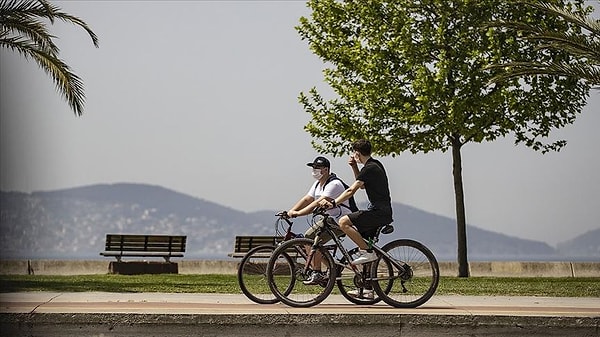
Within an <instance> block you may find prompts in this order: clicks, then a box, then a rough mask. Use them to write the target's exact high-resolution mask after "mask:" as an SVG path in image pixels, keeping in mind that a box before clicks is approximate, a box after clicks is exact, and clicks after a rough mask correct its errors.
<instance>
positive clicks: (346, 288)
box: [337, 247, 394, 305]
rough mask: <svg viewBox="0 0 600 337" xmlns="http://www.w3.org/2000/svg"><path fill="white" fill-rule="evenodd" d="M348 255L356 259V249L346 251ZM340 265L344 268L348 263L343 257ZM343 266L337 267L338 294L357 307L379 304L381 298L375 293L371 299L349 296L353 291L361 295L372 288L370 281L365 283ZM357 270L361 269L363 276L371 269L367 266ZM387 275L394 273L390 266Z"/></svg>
mask: <svg viewBox="0 0 600 337" xmlns="http://www.w3.org/2000/svg"><path fill="white" fill-rule="evenodd" d="M348 255H350V258H355V257H357V255H358V247H355V248H353V249H350V250H349V251H348ZM340 263H341V264H343V265H344V266H346V265H348V264H349V263H350V261H346V257H345V256H344V257H342V258H341V259H340ZM344 266H340V265H338V270H337V287H338V289H339V291H340V294H342V296H344V297H345V298H346V299H347V300H348V301H350V302H352V303H354V304H358V305H371V304H376V303H379V302H380V301H381V298H380V297H379V296H377V293H375V294H373V295H374V296H373V298H366V297H357V296H353V295H350V294H349V292H350V291H354V290H357V291H359V292H360V293H362V292H364V291H365V290H368V289H373V286H372V285H371V284H370V281H365V280H364V278H359V276H358V275H357V274H355V273H354V272H353V271H351V270H348V269H347V268H345V267H344ZM358 268H362V273H363V274H364V273H367V272H368V273H370V272H371V268H370V266H368V265H367V264H364V265H362V266H358ZM389 273H390V275H393V273H394V270H393V268H392V266H389ZM388 291H389V290H388Z"/></svg>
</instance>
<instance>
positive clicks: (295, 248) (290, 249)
mask: <svg viewBox="0 0 600 337" xmlns="http://www.w3.org/2000/svg"><path fill="white" fill-rule="evenodd" d="M313 215H314V216H321V217H323V221H322V223H323V224H324V226H323V227H321V228H320V229H319V231H318V232H317V236H316V238H315V239H314V240H311V239H306V238H295V239H291V240H288V241H285V242H283V243H281V244H280V245H279V246H278V247H277V248H276V249H275V250H274V251H273V253H272V255H271V257H270V259H269V262H268V264H267V270H266V273H267V278H268V283H269V288H270V289H271V292H272V293H273V295H275V297H277V298H278V299H279V300H280V301H281V302H283V303H285V304H287V305H289V306H292V307H310V306H314V305H317V304H319V303H321V302H322V301H324V300H325V299H326V298H327V297H328V296H329V295H330V294H331V292H332V291H333V288H334V286H335V284H336V283H337V284H338V288H339V289H340V292H341V293H342V295H343V296H344V297H346V298H348V299H350V298H352V299H354V300H357V301H359V300H361V296H363V297H366V296H364V295H366V294H367V293H368V292H369V291H374V292H375V294H377V297H378V298H379V299H381V300H383V301H384V302H385V303H387V304H388V305H390V306H393V307H396V308H415V307H418V306H420V305H422V304H424V303H425V302H427V301H428V300H429V299H430V298H431V297H432V296H433V294H434V293H435V291H436V289H437V286H438V283H439V266H438V263H437V260H436V258H435V256H434V255H433V253H432V252H431V251H430V250H429V249H428V248H427V247H426V246H424V245H423V244H421V243H419V242H417V241H414V240H410V239H398V240H395V241H392V242H389V243H387V244H385V245H384V246H383V247H379V246H378V245H377V242H378V240H379V235H380V234H382V233H383V234H386V233H391V232H392V231H393V226H392V225H391V224H387V225H384V226H381V227H379V229H378V230H377V233H376V235H375V236H374V237H373V238H370V239H369V245H370V246H371V248H372V249H373V250H374V251H375V253H376V254H377V260H375V261H373V262H370V263H367V264H364V265H358V266H355V265H352V264H351V261H352V260H353V257H352V256H351V254H350V252H349V251H348V250H346V249H345V247H344V246H343V244H342V241H341V240H340V238H338V237H336V236H335V235H331V234H332V224H330V222H329V221H327V220H328V219H327V218H328V217H329V215H328V214H327V213H326V212H325V210H324V209H322V208H318V209H315V211H314V212H313ZM334 223H335V222H334ZM325 232H327V233H329V234H330V235H331V237H332V238H333V243H331V244H322V243H320V242H319V237H320V235H321V234H322V233H325ZM306 246H310V247H311V249H310V251H309V252H307V250H306V249H305V247H306ZM316 252H319V253H320V254H321V255H322V262H321V271H323V273H325V275H326V279H325V280H324V281H323V282H322V283H321V284H318V285H306V284H304V283H303V281H305V280H307V279H308V277H309V276H310V275H311V273H312V272H313V270H312V260H313V257H314V255H315V253H316ZM284 271H285V272H284ZM349 287H352V288H354V289H355V290H356V291H357V292H358V294H357V296H354V295H351V294H350V293H349V291H348V288H349ZM367 299H368V298H367ZM371 301H373V300H371Z"/></svg>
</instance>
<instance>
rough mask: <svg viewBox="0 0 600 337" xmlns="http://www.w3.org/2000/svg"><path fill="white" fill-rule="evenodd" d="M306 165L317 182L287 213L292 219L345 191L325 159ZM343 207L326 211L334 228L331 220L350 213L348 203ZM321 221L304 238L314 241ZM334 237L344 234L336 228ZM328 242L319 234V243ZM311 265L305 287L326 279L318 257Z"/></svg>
mask: <svg viewBox="0 0 600 337" xmlns="http://www.w3.org/2000/svg"><path fill="white" fill-rule="evenodd" d="M306 165H307V166H310V167H312V176H313V178H315V179H316V180H317V181H316V182H315V183H313V184H311V186H310V188H309V190H308V193H307V194H306V195H305V196H304V197H302V198H300V200H298V202H297V203H296V204H295V205H294V206H293V207H292V208H291V209H290V210H289V211H288V212H287V214H288V216H289V217H292V218H295V217H298V216H303V215H308V214H311V213H312V211H313V210H314V209H315V208H316V207H317V206H319V203H320V202H321V201H323V200H333V199H334V198H336V197H338V196H339V195H340V194H341V193H342V192H344V190H345V189H346V188H345V187H344V185H343V183H342V181H341V180H340V179H338V178H336V176H335V173H332V172H331V164H330V163H329V160H328V159H327V158H325V157H321V156H319V157H317V158H315V160H314V161H313V162H312V163H308V164H306ZM343 205H344V206H345V207H335V208H332V209H329V210H328V213H329V215H330V216H331V217H330V218H328V219H329V221H330V224H331V225H333V227H334V228H338V227H337V225H336V224H335V220H334V219H333V218H339V217H340V216H343V215H346V214H349V213H350V212H351V211H350V208H349V205H348V203H344V204H343ZM321 221H322V220H319V221H318V222H317V223H316V224H314V225H313V226H311V227H309V228H308V230H307V231H306V233H304V236H305V237H307V238H309V239H314V238H315V236H316V231H317V229H318V228H319V227H321V226H322V222H321ZM336 235H338V236H340V235H344V233H343V232H342V231H341V230H339V228H338V230H337V231H336ZM329 240H331V237H329V235H328V234H327V233H323V234H321V242H323V243H324V242H327V241H329ZM312 265H313V270H314V272H313V273H312V274H311V275H310V276H309V278H308V279H307V280H306V281H304V284H306V285H311V284H319V283H320V282H321V281H323V280H325V279H326V276H325V275H324V274H323V272H321V271H320V270H321V259H320V255H318V254H317V255H315V258H314V260H313V264H312Z"/></svg>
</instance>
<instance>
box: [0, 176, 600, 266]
mask: <svg viewBox="0 0 600 337" xmlns="http://www.w3.org/2000/svg"><path fill="white" fill-rule="evenodd" d="M0 212H1V213H0V214H1V217H0V229H1V234H0V244H1V245H2V247H3V248H2V253H1V258H2V259H9V258H75V259H82V258H101V257H100V256H99V252H101V251H102V250H103V245H104V238H105V235H106V234H107V233H137V234H139V233H149V234H183V235H187V236H188V249H187V252H186V258H188V259H226V258H227V253H229V252H230V251H231V250H232V246H233V239H234V236H235V235H243V234H246V235H249V234H267V235H270V234H272V233H274V221H275V216H274V214H275V212H276V210H272V211H260V212H253V213H245V212H241V211H237V210H234V209H231V208H228V207H224V206H221V205H218V204H216V203H213V202H210V201H207V200H203V199H198V198H193V197H190V196H187V195H185V194H181V193H177V192H174V191H171V190H168V189H165V188H162V187H159V186H150V185H141V184H114V185H93V186H86V187H79V188H73V189H65V190H58V191H50V192H34V193H19V192H0ZM394 218H395V222H394V226H395V229H396V230H395V232H394V233H393V234H391V235H389V236H385V237H382V241H383V242H387V241H390V240H392V239H396V238H399V237H409V238H413V239H416V240H419V241H421V242H423V243H424V244H426V245H427V246H429V247H430V248H431V249H432V250H433V252H434V253H435V254H436V256H437V257H438V259H440V260H454V259H455V256H456V224H455V221H454V220H453V219H450V218H447V217H442V216H438V215H434V214H431V213H427V212H424V211H422V210H419V209H416V208H413V207H409V206H406V205H402V204H394ZM306 227H307V224H306V221H305V219H303V218H299V219H296V223H295V228H296V229H297V231H304V230H305V229H306ZM467 233H468V243H469V258H470V259H472V260H499V259H510V260H548V259H564V258H569V256H562V257H561V256H558V255H557V254H558V253H559V252H557V251H556V250H555V249H554V248H553V247H551V246H549V245H547V244H545V243H543V242H539V241H531V240H523V239H519V238H515V237H510V236H506V235H503V234H499V233H495V232H491V231H486V230H482V229H480V228H477V227H474V226H468V229H467ZM596 242H598V241H596ZM596 252H597V251H596ZM592 253H594V252H593V251H592ZM582 256H585V255H582Z"/></svg>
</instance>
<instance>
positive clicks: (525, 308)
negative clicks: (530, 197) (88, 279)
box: [0, 292, 600, 317]
mask: <svg viewBox="0 0 600 337" xmlns="http://www.w3.org/2000/svg"><path fill="white" fill-rule="evenodd" d="M0 303H1V308H0V313H154V314H156V313H164V314H194V313H196V314H197V313H203V314H214V315H218V314H255V313H263V314H267V313H268V314H278V313H282V314H289V313H311V314H316V313H321V314H324V313H338V314H339V313H348V314H357V313H360V314H382V313H386V314H409V313H411V314H437V315H514V316H569V317H600V298H572V297H567V298H561V297H532V296H522V297H521V296H519V297H506V296H493V297H488V296H434V297H433V298H432V299H431V300H429V301H428V302H427V303H425V304H424V305H423V306H421V307H419V308H415V309H398V308H393V307H390V306H388V305H387V304H385V303H383V302H381V303H378V304H376V305H372V306H358V305H355V304H352V303H350V302H348V301H347V300H346V299H344V298H343V297H342V296H339V295H331V296H330V297H329V298H328V299H327V300H325V301H324V302H323V303H321V304H319V305H317V306H314V307H310V308H293V307H289V306H286V305H284V304H281V303H278V304H272V305H264V304H256V303H254V302H252V301H250V300H248V299H247V298H246V297H245V296H244V295H241V294H195V293H194V294H187V293H184V294H177V293H105V292H70V293H58V292H23V293H1V294H0Z"/></svg>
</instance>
